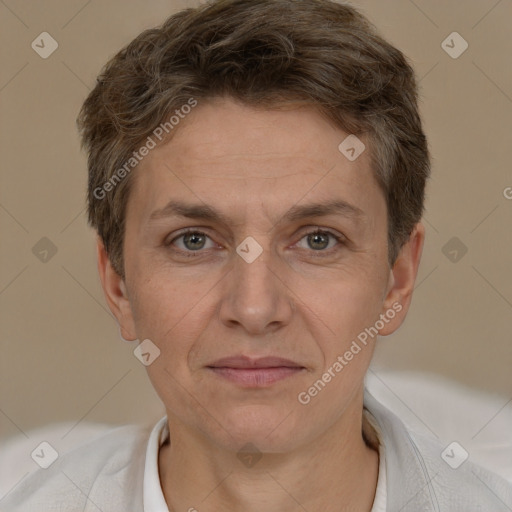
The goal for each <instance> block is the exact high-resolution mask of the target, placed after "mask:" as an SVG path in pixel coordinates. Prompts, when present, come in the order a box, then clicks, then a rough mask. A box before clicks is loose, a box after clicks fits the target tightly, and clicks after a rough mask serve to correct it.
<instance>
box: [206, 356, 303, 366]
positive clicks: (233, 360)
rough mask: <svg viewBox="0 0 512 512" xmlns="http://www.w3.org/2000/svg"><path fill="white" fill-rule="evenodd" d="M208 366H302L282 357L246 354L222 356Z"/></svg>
mask: <svg viewBox="0 0 512 512" xmlns="http://www.w3.org/2000/svg"><path fill="white" fill-rule="evenodd" d="M207 366H208V367H209V368H279V367H283V366H285V367H288V368H303V366H301V365H300V364H298V363H295V362H294V361H290V360H289V359H284V358H282V357H272V356H271V357H259V358H251V357H247V356H233V357H224V358H222V359H218V360H217V361H215V362H213V363H211V364H209V365H207Z"/></svg>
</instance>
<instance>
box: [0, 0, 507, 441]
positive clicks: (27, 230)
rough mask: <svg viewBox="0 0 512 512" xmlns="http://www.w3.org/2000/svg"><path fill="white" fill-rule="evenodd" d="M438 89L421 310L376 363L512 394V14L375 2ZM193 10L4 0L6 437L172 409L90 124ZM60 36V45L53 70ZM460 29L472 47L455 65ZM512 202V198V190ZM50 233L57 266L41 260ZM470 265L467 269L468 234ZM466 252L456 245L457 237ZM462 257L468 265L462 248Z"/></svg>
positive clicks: (0, 258) (117, 2)
mask: <svg viewBox="0 0 512 512" xmlns="http://www.w3.org/2000/svg"><path fill="white" fill-rule="evenodd" d="M352 3H353V4H354V5H356V6H358V7H360V8H361V9H362V11H363V12H364V13H366V14H367V15H368V16H369V18H370V19H371V20H372V21H374V23H375V24H376V25H377V26H378V27H379V29H380V30H381V32H382V33H383V35H384V36H386V37H387V38H388V39H389V40H390V41H391V42H392V43H394V44H395V45H397V46H398V47H399V48H400V49H401V50H403V51H404V52H405V53H406V54H407V55H408V56H409V58H410V59H411V61H412V63H413V65H414V66H415V69H416V70H417V73H418V76H419V77H420V78H421V94H422V111H423V115H424V121H425V127H426V131H427V135H428V137H429V139H430V145H431V149H432V153H433V156H434V162H433V178H432V180H431V182H430V183H429V187H428V199H427V213H426V218H425V221H426V227H427V245H426V248H425V251H424V256H423V260H422V263H421V267H420V272H419V277H418V284H417V289H416V292H415V297H414V301H413V306H412V310H411V311H410V313H409V316H408V318H407V321H406V323H405V324H404V325H403V326H402V328H401V329H400V330H399V332H397V333H396V334H395V335H393V336H391V337H388V338H383V339H381V340H380V342H379V348H378V351H377V354H376V357H375V361H374V363H373V368H374V371H376V372H377V373H378V372H379V371H380V370H382V369H411V370H421V371H428V372H434V373H437V374H440V375H444V376H448V377H450V378H452V379H455V380H457V381H459V382H462V383H465V384H468V385H470V386H473V387H475V388H480V389H484V390H488V391H495V392H499V393H501V394H503V395H504V396H505V397H511V396H512V378H511V367H512V343H511V334H510V329H511V327H512V272H511V271H510V266H511V263H512V258H511V250H512V232H511V229H510V223H511V221H512V200H509V199H507V198H506V197H505V194H504V191H505V190H507V187H512V172H511V164H510V162H511V161H512V66H511V64H510V55H511V54H512V34H511V29H510V20H511V19H512V2H511V1H510V0H501V1H497V0H471V1H469V0H465V1H464V2H461V1H458V0H451V1H446V0H442V1H441V0H415V2H413V1H411V0H392V1H389V0H388V1H382V0H360V1H354V2H352ZM187 5H194V3H193V2H185V1H181V2H179V1H151V2H142V1H135V0H130V1H126V0H122V1H121V0H108V1H101V2H100V1H98V0H92V1H89V2H87V1H84V0H73V1H70V0H66V1H64V0H50V1H47V2H35V1H33V0H32V1H28V0H27V1H25V0H2V2H0V33H1V34H2V38H3V40H2V44H1V45H0V52H1V59H2V65H1V69H0V72H1V76H0V101H1V105H2V117H1V136H0V144H1V164H2V171H3V172H2V187H1V190H0V229H1V236H2V244H1V248H0V263H1V266H0V269H1V275H0V307H1V343H2V346H1V351H0V436H1V437H3V438H5V437H8V436H12V435H16V434H20V433H21V432H26V431H27V430H30V429H31V428H34V427H37V426H40V425H44V424H47V423H53V422H57V421H71V422H76V423H78V422H80V421H101V422H112V423H117V422H119V423H126V422H141V421H143V422H146V421H153V420H154V419H155V418H157V417H159V416H160V415H161V414H162V412H163V408H162V406H161V404H160V403H159V401H158V399H157V397H156V394H155V393H154V392H153V390H152V388H151V386H150V384H149V382H148V380H147V378H146V374H145V369H144V367H143V366H142V365H141V364H140V363H139V361H138V360H137V359H136V358H135V357H134V356H133V353H132V352H133V348H134V347H135V344H133V343H131V344H127V343H123V342H122V341H120V339H119V336H118V328H117V324H116V323H115V321H113V317H112V316H111V315H110V313H109V312H108V311H107V309H106V305H105V302H104V299H103V295H102V291H101V289H100V285H99V280H98V277H97V273H96V263H95V253H94V235H93V232H92V231H91V230H90V229H89V228H88V227H87V225H86V222H85V215H84V207H85V202H84V198H85V187H86V164H85V156H84V155H83V154H82V153H81V152H80V150H79V140H78V136H77V133H76V129H75V124H74V123H75V118H76V115H77V113H78V110H79V108H80V105H81V103H82V101H83V100H84V99H85V96H86V95H87V93H88V91H89V89H90V88H91V86H92V85H93V83H94V80H95V77H96V75H97V74H98V72H99V70H100V68H101V66H102V65H103V64H104V63H105V62H106V60H107V59H108V58H109V57H110V56H112V55H113V54H114V53H115V52H116V51H117V50H118V49H120V47H121V46H122V45H124V44H125V43H127V42H128V41H129V40H131V39H132V38H133V37H135V36H136V35H137V34H138V33H139V32H140V31H141V30H142V29H145V28H149V27H152V26H154V25H156V24H159V23H160V22H162V21H163V20H164V19H165V18H166V17H167V16H168V15H169V14H171V12H173V11H174V10H177V9H179V8H182V7H185V6H187ZM43 31H46V32H49V33H50V34H51V35H52V37H53V38H54V39H55V40H56V41H57V42H58V45H59V47H58V49H57V50H56V51H55V52H54V53H53V54H52V55H51V56H50V57H48V58H47V59H42V58H41V57H40V56H39V55H38V54H37V53H36V52H35V51H34V50H33V49H32V48H31V43H32V41H33V40H34V39H36V37H37V36H38V35H39V34H40V33H41V32H43ZM453 31H456V32H458V33H460V34H461V35H462V37H463V38H464V39H465V40H466V41H467V42H468V43H469V48H468V49H467V51H466V52H465V53H463V54H462V55H461V56H460V57H459V58H457V59H453V58H451V57H450V56H449V55H448V54H447V53H446V52H445V51H444V50H443V49H442V47H441V43H442V41H443V40H444V39H445V38H446V37H447V36H448V35H449V34H450V33H452V32H453ZM510 192H511V193H510V196H512V190H510ZM43 237H47V238H48V239H50V240H51V241H52V243H53V244H54V245H55V247H56V249H57V252H56V254H55V255H53V256H52V257H51V258H48V261H47V262H42V261H40V260H39V259H38V258H37V257H36V256H35V255H34V254H33V252H32V249H33V247H34V246H35V245H36V244H37V243H38V241H39V240H40V239H41V238H43ZM453 237H457V238H458V239H459V242H458V243H459V245H460V244H464V246H465V247H467V253H466V254H465V255H464V256H463V257H462V258H461V259H460V260H459V261H458V262H452V261H450V260H449V258H448V257H447V256H445V254H444V252H446V253H448V249H450V248H451V246H450V245H449V246H448V249H445V250H444V252H443V247H445V245H446V244H447V243H448V242H449V241H450V240H451V239H452V238H453ZM452 243H453V242H452ZM459 254H460V252H459Z"/></svg>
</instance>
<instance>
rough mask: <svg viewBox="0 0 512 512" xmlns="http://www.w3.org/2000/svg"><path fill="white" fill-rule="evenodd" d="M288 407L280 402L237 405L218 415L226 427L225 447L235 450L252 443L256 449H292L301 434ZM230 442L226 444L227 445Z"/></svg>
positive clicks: (278, 451)
mask: <svg viewBox="0 0 512 512" xmlns="http://www.w3.org/2000/svg"><path fill="white" fill-rule="evenodd" d="M290 412H291V408H290V409H287V408H286V407H283V405H282V403H280V404H279V405H247V406H237V407H235V408H234V409H233V410H231V411H225V412H224V414H223V415H222V416H221V417H222V418H224V421H223V422H222V425H223V427H224V428H225V429H226V431H227V432H229V434H230V435H229V434H228V433H227V432H226V431H222V432H221V435H222V441H221V442H220V444H222V445H223V446H224V447H225V448H227V449H229V450H232V451H236V452H238V451H239V450H240V449H241V448H242V447H244V446H246V445H254V446H255V447H256V448H257V449H258V450H259V451H261V452H267V453H280V452H286V451H290V450H292V449H293V448H294V447H296V446H297V445H298V444H299V443H300V439H301V438H302V437H303V435H304V428H303V427H304V426H303V425H302V426H301V428H299V425H298V424H297V422H296V418H294V416H295V415H294V413H293V412H292V413H291V414H290ZM227 445H229V446H227Z"/></svg>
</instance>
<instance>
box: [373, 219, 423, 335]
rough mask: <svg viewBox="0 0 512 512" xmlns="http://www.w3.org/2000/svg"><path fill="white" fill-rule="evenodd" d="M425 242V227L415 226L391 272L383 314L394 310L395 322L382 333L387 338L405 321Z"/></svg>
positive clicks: (421, 225)
mask: <svg viewBox="0 0 512 512" xmlns="http://www.w3.org/2000/svg"><path fill="white" fill-rule="evenodd" d="M424 241H425V227H424V226H423V224H422V223H421V222H419V223H418V224H416V225H415V227H414V228H413V230H412V233H411V235H410V237H409V240H408V241H407V242H406V243H405V244H404V245H403V246H402V248H401V249H400V253H399V255H398V257H397V259H396V261H395V264H394V265H393V269H392V270H391V271H390V278H389V284H388V292H387V295H386V298H385V300H384V304H383V310H382V313H384V314H386V312H389V311H391V310H393V312H394V313H393V320H392V321H390V322H389V323H387V324H386V326H385V327H384V328H383V329H382V330H381V331H380V333H379V334H380V335H381V336H387V335H389V334H391V333H393V332H394V331H396V330H397V329H398V327H400V325H401V324H402V323H403V321H404V320H405V317H406V315H407V311H408V310H409V306H410V304H411V300H412V293H413V290H414V283H415V282H416V276H417V274H418V268H419V264H420V260H421V254H422V252H423V244H424Z"/></svg>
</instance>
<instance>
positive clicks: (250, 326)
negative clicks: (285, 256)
mask: <svg viewBox="0 0 512 512" xmlns="http://www.w3.org/2000/svg"><path fill="white" fill-rule="evenodd" d="M246 240H247V239H246ZM261 249H263V250H261ZM260 251H261V252H260ZM258 253H259V254H258ZM256 254H258V255H257V257H256V258H255V259H253V257H254V256H255V255H256ZM285 268H286V265H285V264H284V263H282V262H279V260H278V257H277V255H274V254H272V252H271V250H270V248H268V247H267V246H265V247H263V244H262V243H261V239H260V241H259V242H257V241H256V243H254V239H252V240H251V239H249V240H248V242H246V243H245V244H244V243H241V244H240V245H239V246H238V251H237V254H236V255H235V257H234V261H233V268H232V269H231V271H230V272H229V274H228V275H227V276H226V279H225V280H224V288H223V293H222V298H221V301H222V303H221V307H220V311H219V315H220V319H221V321H222V322H223V323H224V324H225V325H226V326H228V327H230V328H234V327H238V328H239V329H243V330H244V331H246V333H247V334H250V335H252V336H258V335H260V336H264V335H265V334H268V333H271V332H275V331H276V330H278V329H280V328H282V327H283V326H285V325H287V324H288V323H289V322H290V321H291V318H292V315H293V311H294V309H295V308H294V302H293V293H292V291H291V289H290V288H289V286H288V283H287V282H286V278H287V276H286V271H285Z"/></svg>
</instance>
